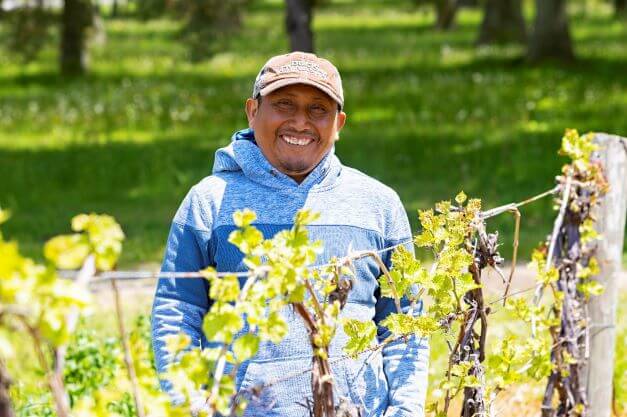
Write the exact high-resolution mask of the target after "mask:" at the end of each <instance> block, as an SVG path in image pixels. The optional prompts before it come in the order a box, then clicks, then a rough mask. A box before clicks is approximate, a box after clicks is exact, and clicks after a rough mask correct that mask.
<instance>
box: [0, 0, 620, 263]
mask: <svg viewBox="0 0 627 417" xmlns="http://www.w3.org/2000/svg"><path fill="white" fill-rule="evenodd" d="M282 4H283V3H282V2H257V3H255V4H254V5H253V8H252V11H251V12H250V13H249V15H248V16H247V17H246V20H245V25H244V29H243V31H242V33H241V34H240V35H239V36H237V37H236V38H234V39H232V40H231V41H230V42H229V48H228V50H227V51H226V52H223V53H220V54H218V55H216V56H215V57H214V58H212V59H209V60H205V61H202V62H199V63H195V64H192V63H190V62H189V61H188V59H187V51H186V49H185V46H184V45H183V44H182V43H181V42H180V41H179V38H178V30H179V28H180V23H178V22H176V21H174V20H170V19H159V20H154V21H149V22H140V21H134V20H132V19H128V18H124V19H119V20H110V19H105V21H104V26H105V28H106V37H105V38H106V41H105V43H104V44H102V43H99V44H94V45H92V48H91V70H90V74H89V75H88V76H87V77H85V78H84V79H82V80H80V79H79V80H64V79H62V78H60V77H59V76H58V75H57V48H56V45H55V44H54V43H51V44H50V45H49V46H48V47H47V48H46V49H45V50H44V51H43V52H42V54H41V56H40V58H39V59H38V60H37V61H36V62H34V63H31V64H28V65H21V64H20V63H19V62H18V61H16V60H15V59H14V58H13V57H11V56H9V55H6V54H3V55H0V178H2V180H1V181H0V204H2V205H3V206H7V207H8V208H10V209H12V210H13V212H14V217H13V219H12V221H11V222H9V223H8V224H7V225H6V227H5V228H4V230H5V233H6V235H7V236H10V237H14V238H16V239H18V240H19V241H20V242H22V245H23V247H24V249H25V250H26V252H27V253H28V254H30V255H33V256H39V249H38V248H39V247H40V245H41V243H42V242H43V241H44V240H45V239H46V238H48V237H50V236H52V235H54V234H57V233H60V232H62V231H65V230H66V229H67V221H68V219H69V218H70V217H71V216H72V215H73V214H75V213H78V212H85V211H98V212H107V213H110V214H113V215H115V216H116V217H117V218H118V220H119V221H120V222H121V223H122V225H123V227H124V229H125V231H126V234H127V236H128V240H127V242H126V247H125V251H124V255H123V258H122V264H123V266H129V265H132V264H136V263H138V262H145V261H148V262H158V261H159V260H160V258H161V253H162V249H163V246H164V243H165V237H166V234H167V230H168V224H169V222H170V219H171V217H172V216H173V214H174V212H175V210H176V207H177V206H178V204H179V202H180V201H181V199H182V198H183V196H184V194H185V193H186V191H187V190H188V189H189V187H190V186H191V185H193V184H194V183H196V182H197V181H199V180H200V179H201V178H203V177H204V176H206V175H209V174H210V171H211V166H212V160H213V154H214V152H215V150H216V149H217V148H218V147H220V146H223V145H225V144H227V143H228V140H229V138H230V136H231V134H232V132H233V131H234V130H236V129H239V128H243V127H245V126H246V120H245V117H244V113H243V102H244V100H245V98H246V97H247V96H249V95H250V92H251V89H252V83H253V80H254V77H255V75H256V73H257V71H258V69H259V68H260V67H261V65H262V64H263V63H264V62H265V60H266V59H267V58H268V56H270V55H272V54H277V53H281V52H285V51H286V48H287V39H286V36H285V34H284V29H283V9H282ZM597 6H598V7H597ZM597 6H595V7H589V8H588V9H587V10H586V11H585V14H584V12H583V11H582V9H581V8H574V9H573V10H571V12H572V14H573V19H572V32H573V36H574V39H575V46H576V50H577V53H578V55H579V58H580V59H579V62H578V63H576V64H574V65H558V64H547V65H541V66H528V65H526V64H525V63H524V61H523V60H522V59H521V57H522V54H523V52H524V50H523V48H521V47H519V46H499V47H487V48H479V49H478V48H476V47H475V45H474V42H475V39H476V36H477V27H478V24H479V23H480V19H481V14H480V12H479V11H477V10H472V9H464V10H463V11H462V13H461V14H460V15H459V20H458V23H457V25H456V28H454V29H453V30H452V31H450V32H438V31H435V30H433V29H432V25H433V19H434V16H433V13H432V12H431V9H429V8H416V7H413V6H412V5H411V2H399V3H397V4H396V3H395V4H390V3H389V2H376V1H369V2H360V3H356V2H351V1H342V2H333V3H332V4H331V5H328V6H324V7H322V8H320V9H319V10H317V12H316V16H315V19H314V29H315V32H316V45H317V48H318V51H319V53H320V54H321V55H323V56H327V57H330V58H331V59H332V60H333V61H334V62H335V63H336V64H337V65H338V66H339V68H340V70H341V72H342V76H343V82H344V87H345V95H346V110H347V112H348V115H349V118H348V123H347V126H346V128H345V129H344V131H343V132H342V135H341V140H340V142H338V145H337V153H338V155H339V156H340V158H341V159H342V161H343V162H344V163H346V164H347V165H351V166H354V167H356V168H358V169H360V170H362V171H364V172H366V173H367V174H369V175H372V176H374V177H376V178H378V179H380V180H382V181H383V182H385V183H387V184H389V185H390V186H392V187H393V188H394V189H396V190H397V191H398V192H399V194H400V195H401V198H402V200H403V202H404V203H405V205H406V208H407V210H408V213H409V215H410V219H411V221H412V225H413V227H414V229H415V228H416V227H417V220H416V219H417V216H416V214H415V213H416V210H417V209H421V208H426V207H429V206H431V205H433V203H434V202H435V201H438V200H441V199H446V198H451V197H452V196H454V195H455V194H456V193H457V192H458V191H459V190H460V189H463V190H464V191H465V192H466V193H468V194H469V195H472V196H477V197H481V198H483V199H484V206H485V207H492V206H496V205H500V204H503V203H507V202H511V201H515V200H521V199H523V198H525V197H528V196H530V195H533V194H536V193H539V192H541V191H544V190H546V189H548V188H550V187H551V186H552V185H553V177H554V176H555V174H557V173H558V172H559V167H560V166H561V164H562V163H563V162H564V161H563V160H562V159H560V158H559V157H558V156H557V155H556V150H557V148H558V146H559V140H560V138H561V135H562V133H563V130H564V128H566V127H574V128H578V129H579V130H580V131H589V130H595V131H607V132H613V133H618V134H623V135H625V134H627V119H626V118H625V117H621V115H622V114H623V113H624V109H625V108H627V85H626V84H627V81H626V79H625V77H621V76H620V74H621V73H622V72H624V68H625V66H626V64H627V28H626V25H625V23H624V22H620V21H616V20H613V18H612V16H611V9H608V8H607V7H605V6H599V5H597ZM527 13H528V15H529V16H531V13H530V9H529V10H527ZM53 35H54V36H56V35H55V34H53ZM54 36H53V38H52V41H54ZM553 215H554V213H553V212H552V211H551V203H550V201H548V200H545V201H542V202H538V203H535V204H534V205H531V206H527V207H525V208H523V210H522V234H521V250H520V254H521V257H522V258H523V259H524V258H525V257H527V254H528V253H529V251H530V248H531V247H532V246H533V245H535V244H536V243H537V242H538V241H539V240H541V239H543V238H544V236H545V235H546V234H547V233H548V232H549V230H550V227H551V223H552V217H553ZM489 226H490V227H491V228H498V229H499V230H500V231H501V236H503V241H504V245H503V252H504V253H505V254H507V253H509V248H510V247H511V241H512V230H513V223H512V220H511V218H509V217H507V216H505V217H502V218H497V219H494V220H493V221H492V222H491V223H490V225H489Z"/></svg>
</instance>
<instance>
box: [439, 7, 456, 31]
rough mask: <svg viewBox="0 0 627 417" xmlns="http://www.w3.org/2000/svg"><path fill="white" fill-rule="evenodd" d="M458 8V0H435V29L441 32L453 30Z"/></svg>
mask: <svg viewBox="0 0 627 417" xmlns="http://www.w3.org/2000/svg"><path fill="white" fill-rule="evenodd" d="M458 8H459V1H458V0H435V11H436V22H435V27H436V28H438V29H441V30H448V29H450V28H452V27H453V23H454V22H455V16H456V15H457V9H458Z"/></svg>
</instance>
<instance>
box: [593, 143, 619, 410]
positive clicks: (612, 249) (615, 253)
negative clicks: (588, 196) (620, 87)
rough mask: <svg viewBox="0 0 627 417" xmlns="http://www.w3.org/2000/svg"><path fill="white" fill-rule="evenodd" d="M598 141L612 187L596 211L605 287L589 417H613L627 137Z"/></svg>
mask: <svg viewBox="0 0 627 417" xmlns="http://www.w3.org/2000/svg"><path fill="white" fill-rule="evenodd" d="M595 142H596V143H597V144H599V145H600V147H601V148H600V149H599V151H597V152H596V154H597V155H596V156H595V160H598V161H599V162H601V164H602V165H603V168H604V170H605V175H606V178H607V181H608V182H609V184H610V190H609V192H608V193H607V194H606V195H605V197H604V199H603V201H602V203H601V205H600V207H599V208H598V210H596V213H595V215H596V216H597V222H596V229H597V231H598V232H599V233H600V234H601V235H602V240H601V241H600V242H599V246H598V251H597V255H596V256H597V259H598V261H599V264H600V266H601V273H600V274H599V276H598V277H596V279H597V280H598V281H599V282H600V283H601V284H602V285H603V287H604V288H605V291H604V292H603V294H601V295H600V296H597V297H592V298H591V300H590V304H589V313H590V360H589V362H588V363H589V365H588V371H587V391H588V402H589V413H588V417H610V415H611V406H612V388H613V384H612V381H613V375H614V353H615V352H614V350H615V343H616V329H615V327H614V326H615V323H616V304H617V299H618V290H619V285H618V284H619V283H618V278H619V274H620V270H621V264H622V255H623V242H624V239H625V215H626V212H627V139H625V138H621V137H619V136H613V135H608V134H604V133H598V134H596V137H595Z"/></svg>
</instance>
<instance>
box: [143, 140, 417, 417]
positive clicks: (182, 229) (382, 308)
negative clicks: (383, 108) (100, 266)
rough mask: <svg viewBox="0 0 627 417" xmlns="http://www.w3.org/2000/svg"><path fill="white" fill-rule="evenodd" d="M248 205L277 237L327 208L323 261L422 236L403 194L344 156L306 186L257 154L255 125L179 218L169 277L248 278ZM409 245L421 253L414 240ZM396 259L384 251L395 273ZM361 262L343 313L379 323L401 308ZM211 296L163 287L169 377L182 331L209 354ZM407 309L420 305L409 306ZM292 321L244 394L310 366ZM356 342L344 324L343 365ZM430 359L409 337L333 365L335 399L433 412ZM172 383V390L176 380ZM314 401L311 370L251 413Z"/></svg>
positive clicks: (161, 337)
mask: <svg viewBox="0 0 627 417" xmlns="http://www.w3.org/2000/svg"><path fill="white" fill-rule="evenodd" d="M243 208H250V209H252V210H254V211H255V212H256V213H257V221H256V222H255V223H254V225H255V226H256V227H257V228H259V229H260V230H261V231H262V232H263V234H264V236H265V237H266V238H269V237H272V236H273V235H274V234H275V233H277V232H278V231H280V230H284V229H287V228H290V227H291V226H292V220H293V218H294V214H295V213H296V212H297V210H299V209H302V208H307V209H310V210H313V211H317V212H320V213H321V217H320V219H319V220H317V221H316V222H315V223H314V224H312V225H310V226H308V230H309V233H310V238H311V239H312V240H318V239H319V240H322V241H323V242H324V252H323V253H322V254H321V255H319V257H318V259H317V260H316V263H317V264H324V263H326V262H328V261H329V260H330V258H331V257H333V256H336V257H341V256H344V255H346V254H347V253H349V252H350V251H359V250H372V249H376V250H380V249H383V248H386V247H390V246H392V245H396V244H398V243H399V242H404V241H407V240H410V239H411V231H410V228H409V222H408V220H407V215H406V213H405V210H404V208H403V206H402V204H401V202H400V199H399V198H398V195H397V194H396V193H395V192H394V191H393V190H392V189H390V188H389V187H387V186H385V185H383V184H381V183H380V182H378V181H376V180H374V179H372V178H370V177H368V176H366V175H364V174H363V173H361V172H359V171H357V170H355V169H352V168H347V167H345V166H342V164H341V163H340V161H339V160H338V158H337V157H336V156H335V155H334V152H333V150H332V151H331V152H329V154H327V155H326V156H325V158H324V159H323V160H322V161H321V162H320V163H319V164H318V166H317V167H316V168H315V169H314V170H313V171H312V172H311V173H310V174H309V175H308V176H307V178H306V179H305V180H304V181H303V182H302V183H301V184H298V183H297V182H295V181H294V180H293V179H292V178H290V177H288V176H286V175H285V174H283V173H281V172H279V171H277V170H276V169H275V168H273V167H272V166H271V165H270V163H269V162H268V161H267V160H266V159H265V157H264V156H263V154H262V153H261V150H260V149H259V148H258V147H257V145H256V143H255V141H254V133H253V132H252V130H249V129H246V130H243V131H239V132H237V133H236V134H235V135H233V138H232V142H231V144H230V145H229V146H227V147H225V148H222V149H219V150H218V151H217V152H216V156H215V162H214V167H213V173H212V175H211V176H209V177H206V178H205V179H203V180H202V181H200V182H199V183H198V184H197V185H195V186H194V187H192V189H191V190H190V191H189V193H188V194H187V196H186V197H185V199H184V200H183V202H182V204H181V206H180V208H179V209H178V211H177V213H176V215H175V217H174V220H173V222H172V227H171V230H170V235H169V237H168V243H167V248H166V251H165V256H164V260H163V265H162V271H197V270H200V269H202V268H205V267H207V266H209V265H212V266H214V267H215V268H216V269H217V270H218V271H245V270H246V268H245V266H244V264H243V263H242V253H241V252H240V251H239V250H238V249H237V248H236V247H235V246H233V245H232V244H230V243H229V242H228V240H227V239H228V236H229V233H230V232H231V231H232V230H233V229H234V228H235V227H234V225H233V221H232V215H233V213H234V212H235V211H236V210H240V209H243ZM407 247H408V248H410V249H412V245H411V243H410V244H408V245H407ZM390 255H391V252H386V253H384V254H383V259H384V262H385V263H386V264H387V265H388V267H389V266H390ZM355 266H356V272H357V274H356V277H357V280H356V284H355V286H354V288H353V289H352V290H351V292H350V295H349V298H348V302H347V304H346V306H345V308H344V309H343V311H342V313H341V315H342V317H351V318H357V319H360V320H368V319H371V320H374V321H375V323H377V324H378V323H379V322H380V321H381V320H382V319H383V318H385V317H386V316H387V315H388V314H389V313H391V312H394V311H395V306H394V302H393V300H392V299H389V298H383V297H380V296H379V289H378V283H377V278H378V277H379V276H380V274H381V272H380V270H379V268H378V266H377V265H376V263H375V262H374V261H373V260H372V259H371V258H364V259H361V260H359V261H357V262H356V263H355ZM207 292H208V286H207V282H206V281H205V280H194V279H161V280H160V281H159V283H158V286H157V290H156V295H155V300H154V305H153V316H152V326H153V330H152V332H153V333H152V337H153V344H154V349H155V355H156V361H157V367H158V369H159V371H160V372H163V371H164V370H165V369H166V366H167V363H168V361H169V360H170V358H169V355H168V352H167V351H166V348H165V337H166V336H168V335H171V334H176V333H178V332H180V331H183V332H185V333H187V334H188V335H190V336H191V338H192V343H193V345H194V346H202V347H207V346H209V344H208V342H207V340H206V339H205V338H204V336H203V334H202V330H201V326H202V319H203V316H204V315H205V313H206V312H207V310H208V308H209V306H210V303H209V300H208V297H207ZM402 307H403V309H405V310H406V309H407V308H409V306H408V303H407V302H406V300H403V302H402ZM419 310H420V309H419ZM283 314H284V317H285V318H286V320H287V322H288V324H289V334H288V336H287V337H286V338H285V339H284V340H283V341H282V342H281V343H280V344H278V345H275V344H273V343H271V342H266V343H262V345H261V346H260V349H259V353H258V355H257V356H256V357H254V358H253V359H252V360H250V361H249V362H247V363H245V364H243V366H241V367H240V369H239V372H238V374H237V379H236V385H237V387H238V389H246V388H247V387H250V386H252V385H255V384H258V383H263V382H269V381H273V380H276V379H278V378H282V377H284V376H285V375H287V374H293V373H297V372H298V371H300V370H306V369H309V368H310V367H311V356H312V355H311V347H310V345H309V338H308V335H307V331H306V329H305V327H304V326H303V324H302V323H301V321H300V318H299V317H297V316H296V314H294V313H293V312H292V311H290V310H289V309H286V310H285V311H284V312H283ZM388 335H389V333H388V332H387V330H386V329H384V328H382V327H379V332H378V335H377V339H378V340H373V341H372V343H373V344H374V343H377V342H380V341H382V340H383V339H384V338H385V337H386V336H388ZM346 340H347V336H346V334H345V333H344V332H343V330H342V329H341V328H339V329H338V331H337V334H336V336H335V338H334V340H333V342H332V344H331V347H330V356H331V359H332V360H333V358H334V357H338V356H342V355H343V354H344V353H343V351H342V348H343V346H344V345H345V343H346ZM428 359H429V348H428V344H427V340H426V339H420V338H416V337H410V338H408V339H407V340H400V341H398V342H394V343H391V344H390V345H388V346H386V347H385V348H383V349H382V350H378V351H376V352H370V353H364V354H362V355H361V356H359V357H358V358H357V359H347V360H343V361H339V362H337V363H336V364H334V365H333V374H334V378H335V379H334V381H335V386H334V389H335V394H336V395H335V399H336V401H337V400H338V398H340V397H347V398H348V399H350V400H351V401H352V402H353V403H355V404H358V405H359V406H360V407H361V408H362V415H363V416H386V417H392V416H398V417H401V416H403V417H404V416H423V415H424V401H425V395H426V390H427V369H428ZM163 387H164V389H166V390H167V389H170V386H169V384H168V383H167V382H166V381H163ZM171 394H173V393H171ZM173 395H174V394H173ZM307 397H311V375H310V374H307V373H304V374H302V375H300V376H298V377H294V378H290V379H289V380H286V381H284V382H281V383H279V384H276V385H273V386H272V387H270V388H268V389H266V390H264V391H263V392H262V394H261V396H260V398H256V399H253V400H252V401H251V402H250V403H249V406H248V408H247V410H246V413H245V415H246V416H294V417H297V416H308V415H309V413H308V411H307V410H306V408H305V407H304V406H303V404H306V398H307Z"/></svg>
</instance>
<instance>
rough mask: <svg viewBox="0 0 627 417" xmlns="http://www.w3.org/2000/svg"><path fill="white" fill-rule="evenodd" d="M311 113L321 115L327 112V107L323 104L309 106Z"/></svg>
mask: <svg viewBox="0 0 627 417" xmlns="http://www.w3.org/2000/svg"><path fill="white" fill-rule="evenodd" d="M311 113H312V114H314V115H317V116H322V115H324V114H326V113H327V109H326V107H324V106H319V105H315V106H311Z"/></svg>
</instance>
